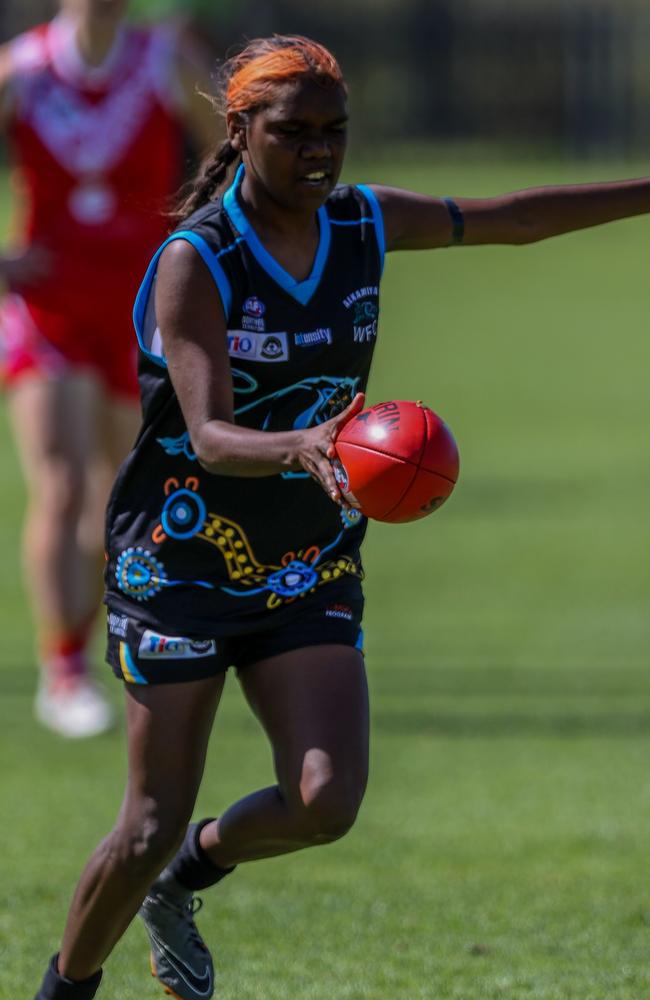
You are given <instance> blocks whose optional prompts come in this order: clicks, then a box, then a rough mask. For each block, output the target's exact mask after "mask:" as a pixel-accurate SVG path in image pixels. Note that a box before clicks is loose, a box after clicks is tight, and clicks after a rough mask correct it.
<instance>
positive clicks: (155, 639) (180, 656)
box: [138, 629, 217, 660]
mask: <svg viewBox="0 0 650 1000" xmlns="http://www.w3.org/2000/svg"><path fill="white" fill-rule="evenodd" d="M216 652H217V643H216V641H215V640H214V639H188V638H187V637H186V636H180V635H161V634H160V633H159V632H153V631H152V630H151V629H146V630H145V631H144V632H143V633H142V638H141V639H140V646H139V647H138V656H139V658H140V659H141V660H160V659H165V660H198V659H199V658H200V657H202V656H214V655H215V654H216Z"/></svg>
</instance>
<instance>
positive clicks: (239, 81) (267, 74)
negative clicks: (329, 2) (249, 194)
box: [169, 35, 347, 224]
mask: <svg viewBox="0 0 650 1000" xmlns="http://www.w3.org/2000/svg"><path fill="white" fill-rule="evenodd" d="M219 76H220V79H219V80H218V84H219V87H218V96H217V97H216V98H215V97H212V96H210V95H208V94H205V95H204V96H205V97H207V98H208V100H209V101H210V103H211V104H212V105H213V107H214V108H215V109H217V110H220V111H221V113H222V114H223V115H226V114H227V113H228V112H232V113H235V114H239V115H242V117H244V116H246V115H248V114H252V113H253V112H255V111H259V110H260V108H264V107H268V105H269V104H272V103H273V100H274V98H275V96H276V93H277V88H278V87H280V86H281V85H282V84H283V83H288V82H290V81H291V80H305V79H306V80H313V81H314V82H315V83H317V84H318V85H319V86H321V87H341V88H342V89H343V92H344V93H347V87H346V86H345V80H344V79H343V74H342V73H341V69H340V67H339V64H338V63H337V61H336V59H335V58H334V56H333V55H332V53H331V52H328V50H327V49H326V48H325V46H323V45H319V44H318V42H312V41H311V39H309V38H303V37H302V35H273V36H272V37H271V38H256V39H254V41H252V42H249V43H248V45H247V46H246V48H245V49H243V51H242V52H240V53H239V55H236V56H233V57H232V59H228V61H227V62H226V63H224V65H223V66H222V67H221V72H220V74H219ZM240 159H241V154H240V153H239V151H238V150H237V149H235V147H234V146H233V145H232V143H231V142H230V139H225V140H224V141H223V142H222V143H221V145H220V146H219V148H218V149H217V150H216V151H215V153H214V154H213V155H212V156H209V157H208V158H207V159H206V160H205V161H204V162H203V164H202V166H201V170H200V172H199V174H198V176H197V177H196V179H195V180H194V182H193V185H192V190H191V191H190V193H189V194H188V195H187V196H185V197H184V198H182V199H181V200H180V202H179V204H178V207H177V208H176V210H175V211H173V212H171V213H170V214H169V218H170V219H171V220H172V222H173V223H175V224H178V223H179V222H181V221H182V220H183V219H186V218H187V217H188V216H189V215H191V214H192V213H193V212H195V211H196V210H197V209H198V208H200V207H201V206H202V205H205V204H206V202H208V201H210V200H211V199H212V198H213V197H214V196H215V195H216V194H217V192H218V191H219V190H221V188H222V187H223V185H224V184H225V183H226V178H227V176H228V172H229V170H230V168H231V167H233V165H234V164H236V163H237V162H238V161H239V160H240Z"/></svg>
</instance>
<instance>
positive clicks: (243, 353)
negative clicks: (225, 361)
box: [228, 330, 289, 361]
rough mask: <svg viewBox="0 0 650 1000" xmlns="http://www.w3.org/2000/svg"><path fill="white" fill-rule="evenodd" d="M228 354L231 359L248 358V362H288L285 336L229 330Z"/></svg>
mask: <svg viewBox="0 0 650 1000" xmlns="http://www.w3.org/2000/svg"><path fill="white" fill-rule="evenodd" d="M228 354H229V355H230V357H231V358H248V360H249V361H288V360H289V345H288V338H287V334H286V333H285V332H281V333H261V332H255V331H253V330H230V331H229V332H228Z"/></svg>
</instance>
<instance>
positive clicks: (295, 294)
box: [223, 163, 331, 306]
mask: <svg viewBox="0 0 650 1000" xmlns="http://www.w3.org/2000/svg"><path fill="white" fill-rule="evenodd" d="M243 177H244V165H243V163H242V164H241V166H240V167H239V169H238V170H237V173H236V174H235V179H234V180H233V182H232V184H231V186H230V187H229V188H228V190H227V191H226V193H225V195H224V196H223V207H224V208H225V210H226V212H227V213H228V215H229V217H230V221H231V222H232V224H233V226H234V227H235V228H236V229H237V231H238V232H240V233H241V234H242V236H243V237H244V239H245V240H246V242H247V244H248V246H249V249H250V251H251V253H252V254H253V256H254V257H255V259H256V261H257V263H258V264H259V265H260V267H263V268H264V270H265V271H266V273H267V274H268V275H269V277H270V278H272V279H273V281H275V283H276V284H277V285H279V286H280V288H283V289H284V291H285V292H287V293H288V294H289V295H291V297H292V298H294V299H296V301H297V302H300V304H301V305H303V306H306V305H307V303H308V302H309V300H310V299H311V298H312V296H313V295H314V293H315V292H316V290H317V288H318V286H319V284H320V280H321V278H322V276H323V271H324V270H325V264H326V263H327V258H328V255H329V249H330V242H331V230H330V220H329V216H328V214H327V210H326V208H325V206H324V205H321V207H320V208H319V209H318V212H317V218H318V226H319V229H320V239H319V242H318V250H317V251H316V257H315V259H314V266H313V267H312V270H311V274H310V275H309V277H308V278H305V280H304V281H296V279H295V278H293V277H292V276H291V275H290V274H289V273H288V272H287V271H285V269H284V268H283V267H282V266H281V265H280V264H278V262H277V260H275V258H274V257H272V256H271V254H270V253H269V252H268V250H267V249H266V248H265V247H264V246H263V244H262V243H261V242H260V240H259V238H258V236H257V234H256V232H255V230H254V229H253V227H252V226H251V224H250V222H249V221H248V219H247V218H246V216H245V215H244V212H243V210H242V208H241V206H240V204H239V201H238V200H237V190H238V188H239V187H240V186H241V182H242V180H243Z"/></svg>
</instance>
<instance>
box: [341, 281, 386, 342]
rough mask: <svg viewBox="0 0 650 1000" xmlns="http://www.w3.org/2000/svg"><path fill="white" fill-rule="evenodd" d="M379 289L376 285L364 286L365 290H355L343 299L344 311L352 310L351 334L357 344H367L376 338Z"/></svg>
mask: <svg viewBox="0 0 650 1000" xmlns="http://www.w3.org/2000/svg"><path fill="white" fill-rule="evenodd" d="M378 297H379V287H378V286H377V285H366V287H365V288H357V289H356V291H354V292H351V293H350V295H347V296H346V297H345V298H344V299H343V305H344V306H345V308H346V309H352V310H354V311H353V313H352V334H353V336H354V341H355V343H357V344H367V343H369V342H370V341H371V340H374V339H375V337H376V336H377V324H378V317H379V303H378Z"/></svg>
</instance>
